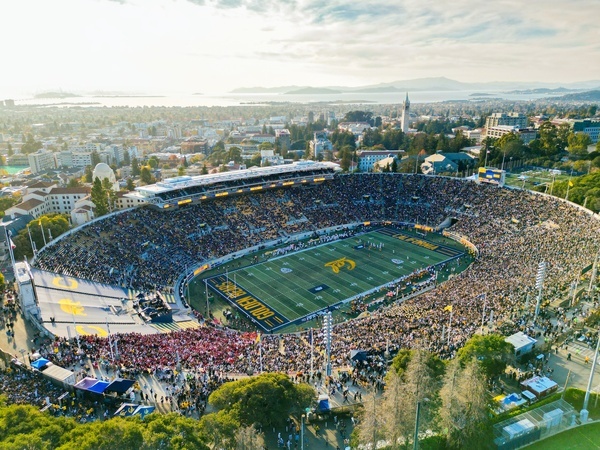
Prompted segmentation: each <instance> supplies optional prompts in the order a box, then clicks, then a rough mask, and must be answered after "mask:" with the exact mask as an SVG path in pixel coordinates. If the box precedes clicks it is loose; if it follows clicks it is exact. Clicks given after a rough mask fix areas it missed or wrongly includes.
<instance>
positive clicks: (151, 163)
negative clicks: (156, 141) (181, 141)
mask: <svg viewBox="0 0 600 450" xmlns="http://www.w3.org/2000/svg"><path fill="white" fill-rule="evenodd" d="M148 165H149V166H150V167H151V168H152V169H157V168H158V157H156V156H151V157H150V158H148Z"/></svg>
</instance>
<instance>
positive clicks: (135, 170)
mask: <svg viewBox="0 0 600 450" xmlns="http://www.w3.org/2000/svg"><path fill="white" fill-rule="evenodd" d="M140 174H141V169H140V163H139V161H138V159H137V158H133V159H132V160H131V175H133V176H134V177H139V176H140Z"/></svg>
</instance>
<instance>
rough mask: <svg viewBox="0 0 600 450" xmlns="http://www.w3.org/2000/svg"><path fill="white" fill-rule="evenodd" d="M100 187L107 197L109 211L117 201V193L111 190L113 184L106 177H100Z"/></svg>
mask: <svg viewBox="0 0 600 450" xmlns="http://www.w3.org/2000/svg"><path fill="white" fill-rule="evenodd" d="M102 189H103V190H104V195H106V198H107V202H108V209H109V211H113V210H114V209H115V205H116V203H117V193H116V192H115V191H114V190H113V185H112V183H111V182H110V180H109V179H108V178H103V179H102Z"/></svg>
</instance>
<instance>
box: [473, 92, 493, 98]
mask: <svg viewBox="0 0 600 450" xmlns="http://www.w3.org/2000/svg"><path fill="white" fill-rule="evenodd" d="M490 95H494V94H488V93H487V92H473V93H472V94H469V97H489V96H490Z"/></svg>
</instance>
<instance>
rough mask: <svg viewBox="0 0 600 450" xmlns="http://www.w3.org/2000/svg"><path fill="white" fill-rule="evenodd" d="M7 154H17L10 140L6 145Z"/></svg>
mask: <svg viewBox="0 0 600 450" xmlns="http://www.w3.org/2000/svg"><path fill="white" fill-rule="evenodd" d="M6 154H7V155H8V156H12V155H14V154H15V152H14V151H13V148H12V144H11V143H10V142H9V143H8V145H7V146H6Z"/></svg>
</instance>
